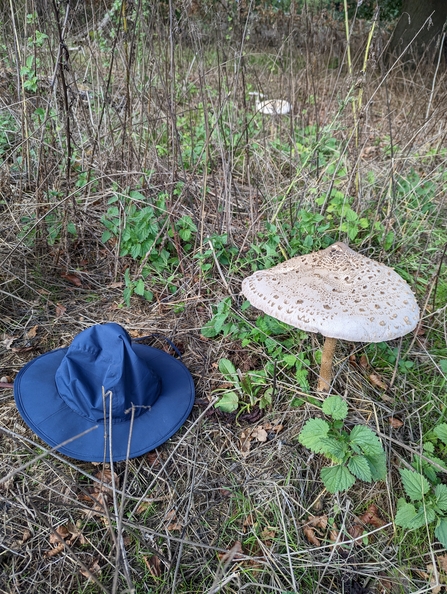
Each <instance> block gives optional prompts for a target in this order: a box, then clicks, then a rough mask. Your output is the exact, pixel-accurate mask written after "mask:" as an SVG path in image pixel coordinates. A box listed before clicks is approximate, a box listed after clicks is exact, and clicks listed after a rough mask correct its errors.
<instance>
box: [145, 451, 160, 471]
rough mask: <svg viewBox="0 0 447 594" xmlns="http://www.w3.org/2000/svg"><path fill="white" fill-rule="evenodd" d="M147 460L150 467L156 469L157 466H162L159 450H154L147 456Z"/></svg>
mask: <svg viewBox="0 0 447 594" xmlns="http://www.w3.org/2000/svg"><path fill="white" fill-rule="evenodd" d="M146 460H147V461H148V462H149V464H150V466H152V467H153V468H156V467H157V466H161V460H160V456H159V455H158V452H157V450H152V451H151V452H148V453H147V454H146Z"/></svg>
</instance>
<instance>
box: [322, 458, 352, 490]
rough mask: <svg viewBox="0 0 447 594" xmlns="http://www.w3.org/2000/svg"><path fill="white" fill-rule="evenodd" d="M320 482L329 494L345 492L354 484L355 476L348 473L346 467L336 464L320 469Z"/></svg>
mask: <svg viewBox="0 0 447 594" xmlns="http://www.w3.org/2000/svg"><path fill="white" fill-rule="evenodd" d="M321 480H322V481H323V483H324V486H325V487H326V489H327V490H328V491H329V493H337V492H338V491H346V490H347V489H349V488H350V487H352V485H353V484H354V483H355V476H354V475H353V474H351V473H350V472H349V470H348V469H347V468H346V466H343V465H342V464H338V465H337V466H330V467H328V468H322V469H321Z"/></svg>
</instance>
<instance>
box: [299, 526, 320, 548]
mask: <svg viewBox="0 0 447 594" xmlns="http://www.w3.org/2000/svg"><path fill="white" fill-rule="evenodd" d="M303 532H304V536H305V537H306V538H307V540H308V541H309V542H310V544H311V545H314V547H319V546H320V545H321V541H320V540H319V539H318V538H317V536H316V533H315V532H316V531H315V528H312V527H311V526H304V528H303Z"/></svg>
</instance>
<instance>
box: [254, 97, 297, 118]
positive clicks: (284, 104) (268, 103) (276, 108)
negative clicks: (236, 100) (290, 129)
mask: <svg viewBox="0 0 447 594" xmlns="http://www.w3.org/2000/svg"><path fill="white" fill-rule="evenodd" d="M249 95H252V96H253V97H255V101H256V111H257V112H258V113H262V114H263V115H270V116H278V115H287V114H288V113H290V112H291V111H292V106H291V105H290V103H289V102H288V101H286V100H285V99H265V100H264V101H260V100H259V99H260V98H263V97H264V95H263V94H262V93H257V92H254V91H252V92H251V93H249Z"/></svg>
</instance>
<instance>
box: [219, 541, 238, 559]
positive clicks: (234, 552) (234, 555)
mask: <svg viewBox="0 0 447 594" xmlns="http://www.w3.org/2000/svg"><path fill="white" fill-rule="evenodd" d="M243 554H244V551H243V550H242V545H241V543H240V541H239V540H237V541H236V542H235V543H234V545H233V546H232V547H231V549H229V550H228V551H227V552H226V553H218V554H217V556H218V558H219V561H220V562H221V563H222V564H224V563H231V562H233V561H239V560H240V559H241V555H243Z"/></svg>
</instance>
